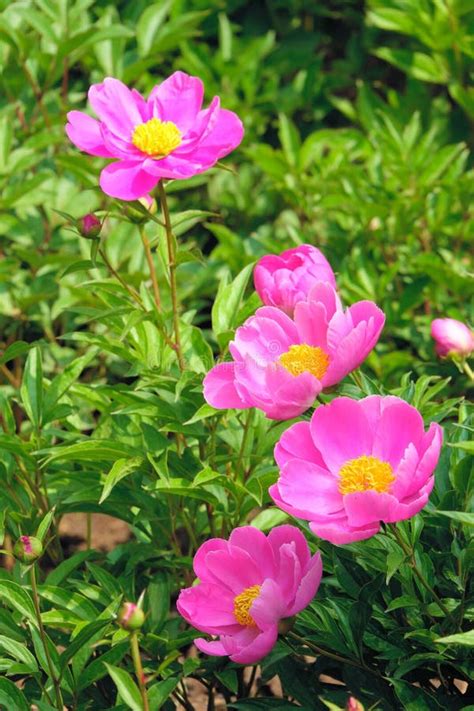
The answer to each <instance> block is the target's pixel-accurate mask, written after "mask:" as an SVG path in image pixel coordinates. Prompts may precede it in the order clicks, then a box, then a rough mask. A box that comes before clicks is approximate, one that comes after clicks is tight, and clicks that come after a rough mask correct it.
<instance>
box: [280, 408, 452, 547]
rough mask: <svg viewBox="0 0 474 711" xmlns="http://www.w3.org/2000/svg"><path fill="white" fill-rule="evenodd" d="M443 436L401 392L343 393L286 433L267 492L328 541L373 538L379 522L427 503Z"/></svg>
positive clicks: (397, 517) (403, 515)
mask: <svg viewBox="0 0 474 711" xmlns="http://www.w3.org/2000/svg"><path fill="white" fill-rule="evenodd" d="M441 442H442V429H441V427H440V426H439V425H438V424H436V423H434V422H433V423H432V424H431V425H430V427H429V429H428V432H425V430H424V426H423V420H422V417H421V415H420V413H419V412H418V410H416V409H415V408H414V407H412V406H411V405H408V403H406V402H405V401H404V400H401V399H400V398H397V397H391V396H388V397H381V396H380V395H372V396H370V397H366V398H365V399H363V400H358V401H357V400H351V399H350V398H347V397H338V398H336V399H335V400H333V401H332V402H331V403H330V404H329V405H324V406H321V407H318V409H317V410H316V411H315V412H314V414H313V417H312V418H311V422H298V423H297V424H295V425H292V426H291V427H290V428H289V429H287V430H286V432H284V433H283V435H282V436H281V438H280V441H279V442H278V444H277V445H276V448H275V459H276V461H277V464H278V466H279V468H280V478H279V479H278V482H277V483H276V484H275V485H274V486H272V487H270V495H271V496H272V498H273V500H274V501H275V503H276V505H277V506H279V507H280V508H281V509H283V511H287V512H288V513H290V514H291V515H293V516H296V517H297V518H302V519H305V520H307V521H310V522H311V523H310V528H311V530H312V531H313V533H315V534H316V535H317V536H319V537H320V538H324V539H326V540H328V541H331V543H336V544H341V543H352V542H353V541H360V540H362V539H364V538H370V536H373V535H375V534H376V533H377V532H378V530H379V528H380V522H381V521H384V522H385V523H392V522H394V521H402V520H403V519H406V518H410V517H411V516H414V515H415V514H416V513H418V511H420V510H421V509H422V508H423V506H425V504H426V502H427V501H428V497H429V495H430V492H431V490H432V488H433V485H434V477H433V472H434V469H435V467H436V465H437V463H438V459H439V453H440V449H441Z"/></svg>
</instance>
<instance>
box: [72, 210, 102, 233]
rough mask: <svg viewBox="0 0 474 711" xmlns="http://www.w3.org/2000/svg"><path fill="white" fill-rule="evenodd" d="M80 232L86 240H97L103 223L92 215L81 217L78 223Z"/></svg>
mask: <svg viewBox="0 0 474 711" xmlns="http://www.w3.org/2000/svg"><path fill="white" fill-rule="evenodd" d="M77 227H78V230H79V232H80V233H81V235H82V236H83V237H85V238H86V239H97V237H98V236H99V235H100V231H101V229H102V222H101V221H100V220H99V218H98V217H96V216H95V215H93V214H92V213H88V214H87V215H84V217H81V219H80V220H79V221H78V225H77Z"/></svg>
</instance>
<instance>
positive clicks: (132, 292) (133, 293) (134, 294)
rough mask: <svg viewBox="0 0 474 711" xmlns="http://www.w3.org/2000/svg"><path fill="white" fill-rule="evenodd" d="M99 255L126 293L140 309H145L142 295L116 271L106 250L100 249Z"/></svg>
mask: <svg viewBox="0 0 474 711" xmlns="http://www.w3.org/2000/svg"><path fill="white" fill-rule="evenodd" d="M99 254H100V256H101V257H102V259H103V260H104V262H105V265H106V267H107V269H108V270H109V272H110V273H111V274H112V276H114V277H115V278H116V279H117V281H118V282H120V284H121V285H122V286H123V288H124V289H125V290H126V291H128V293H129V294H130V296H131V297H132V299H133V300H134V301H135V302H136V303H137V304H138V305H139V306H140V308H142V309H143V308H144V307H143V301H142V300H141V297H140V295H139V294H137V292H136V291H135V289H132V287H131V286H129V285H128V284H127V282H126V281H125V280H124V279H122V277H121V276H120V274H119V273H118V271H116V269H114V267H113V266H112V264H111V263H110V261H109V258H108V257H107V254H106V252H105V250H104V249H103V248H102V247H99Z"/></svg>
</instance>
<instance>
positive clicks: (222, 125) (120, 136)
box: [66, 72, 244, 200]
mask: <svg viewBox="0 0 474 711" xmlns="http://www.w3.org/2000/svg"><path fill="white" fill-rule="evenodd" d="M203 94H204V87H203V83H202V81H201V80H200V79H198V78H197V77H192V76H189V75H188V74H184V73H183V72H175V73H174V74H172V75H171V76H170V77H169V78H168V79H166V80H165V81H164V82H162V83H161V84H158V86H155V88H154V89H153V90H152V92H151V94H150V96H149V97H148V100H147V101H145V99H144V98H143V97H142V96H141V94H139V93H138V91H136V90H135V89H128V88H127V87H126V86H125V85H124V84H122V82H121V81H119V80H118V79H112V78H110V77H108V78H107V79H104V81H103V83H102V84H93V85H92V86H91V88H90V89H89V101H90V103H91V106H92V108H93V109H94V111H95V113H96V114H97V116H98V117H99V121H96V120H95V119H93V118H91V117H90V116H88V115H87V114H84V113H82V112H81V111H71V112H69V113H68V120H69V123H68V124H67V126H66V132H67V135H68V136H69V138H70V139H71V141H72V142H73V143H74V145H75V146H77V147H78V148H79V149H80V150H81V151H85V152H86V153H89V154H90V155H93V156H102V157H104V158H117V159H118V162H116V163H112V164H110V165H108V166H107V167H106V168H104V170H103V171H102V173H101V176H100V187H101V188H102V190H103V191H104V192H105V193H107V194H108V195H111V196H112V197H116V198H121V199H122V200H137V199H138V198H141V197H144V196H145V195H147V193H149V192H150V190H152V189H153V188H154V187H155V185H156V184H157V183H158V181H159V180H160V179H161V178H173V179H179V178H190V177H191V176H192V175H196V173H202V172H203V171H205V170H207V169H208V168H211V167H212V166H213V165H215V163H216V162H217V161H218V160H219V159H220V158H222V157H223V156H226V155H227V154H228V153H230V152H231V151H232V150H233V149H234V148H236V146H238V145H239V143H240V142H241V140H242V136H243V133H244V129H243V126H242V122H241V121H240V119H239V118H238V116H237V115H236V114H234V113H233V112H232V111H227V110H226V109H221V106H220V100H219V97H218V96H215V97H214V98H213V100H212V101H211V104H210V106H209V108H207V109H204V110H202V109H201V106H202V100H203Z"/></svg>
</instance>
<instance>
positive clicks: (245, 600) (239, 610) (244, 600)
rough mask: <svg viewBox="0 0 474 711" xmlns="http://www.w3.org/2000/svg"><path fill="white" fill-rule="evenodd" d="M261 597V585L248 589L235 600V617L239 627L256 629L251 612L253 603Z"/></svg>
mask: <svg viewBox="0 0 474 711" xmlns="http://www.w3.org/2000/svg"><path fill="white" fill-rule="evenodd" d="M259 595H260V585H252V587H251V588H246V589H245V590H244V591H243V592H241V593H240V595H237V596H236V597H235V598H234V615H235V619H236V620H237V622H238V623H239V625H243V626H244V627H255V621H254V619H253V617H252V615H251V614H250V612H249V610H250V608H251V607H252V603H253V601H254V600H255V598H257V597H258V596H259Z"/></svg>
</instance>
